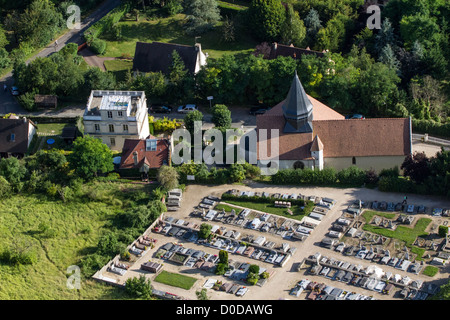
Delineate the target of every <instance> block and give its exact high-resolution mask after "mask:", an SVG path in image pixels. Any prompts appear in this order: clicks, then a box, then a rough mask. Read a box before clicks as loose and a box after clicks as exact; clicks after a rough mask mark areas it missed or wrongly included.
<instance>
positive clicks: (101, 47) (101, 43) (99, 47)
mask: <svg viewBox="0 0 450 320" xmlns="http://www.w3.org/2000/svg"><path fill="white" fill-rule="evenodd" d="M89 48H90V49H91V50H92V52H94V53H95V54H97V55H101V54H103V53H105V51H106V41H105V40H102V39H94V40H92V42H91V43H90V45H89Z"/></svg>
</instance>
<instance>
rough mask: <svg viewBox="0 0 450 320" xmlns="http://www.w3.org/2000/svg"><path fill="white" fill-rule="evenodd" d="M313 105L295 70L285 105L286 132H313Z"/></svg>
mask: <svg viewBox="0 0 450 320" xmlns="http://www.w3.org/2000/svg"><path fill="white" fill-rule="evenodd" d="M312 109H313V105H312V103H311V101H309V99H308V96H307V95H306V92H305V89H303V86H302V84H301V82H300V79H299V78H298V75H297V70H295V75H294V79H293V80H292V84H291V88H290V89H289V93H288V95H287V97H286V100H285V101H284V104H283V113H284V117H285V119H286V125H285V127H284V132H299V133H303V132H312V120H313V119H312Z"/></svg>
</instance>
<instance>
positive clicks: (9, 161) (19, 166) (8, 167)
mask: <svg viewBox="0 0 450 320" xmlns="http://www.w3.org/2000/svg"><path fill="white" fill-rule="evenodd" d="M26 171H27V170H26V168H25V166H24V164H23V163H22V162H21V161H19V160H18V159H17V158H15V157H11V158H2V159H0V176H3V177H4V178H5V179H6V180H7V181H8V182H9V184H10V185H11V186H12V187H13V189H15V190H17V188H18V186H19V183H20V181H21V180H22V179H23V178H24V177H25V174H26Z"/></svg>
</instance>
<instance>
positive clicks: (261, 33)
mask: <svg viewBox="0 0 450 320" xmlns="http://www.w3.org/2000/svg"><path fill="white" fill-rule="evenodd" d="M284 19H285V9H284V7H283V5H282V4H281V1H279V0H252V1H251V4H250V7H249V8H248V25H249V28H250V30H251V31H252V33H253V34H254V35H255V37H256V38H258V39H259V40H260V41H275V40H277V39H278V37H279V35H280V29H281V26H282V24H283V22H284Z"/></svg>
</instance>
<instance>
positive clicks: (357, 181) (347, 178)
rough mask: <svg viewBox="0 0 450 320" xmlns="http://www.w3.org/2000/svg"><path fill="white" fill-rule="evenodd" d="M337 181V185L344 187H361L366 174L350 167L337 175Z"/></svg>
mask: <svg viewBox="0 0 450 320" xmlns="http://www.w3.org/2000/svg"><path fill="white" fill-rule="evenodd" d="M337 179H338V180H339V183H341V184H345V185H354V186H358V187H359V186H361V185H363V184H364V181H365V179H366V173H365V171H364V170H362V169H360V168H358V167H355V166H351V167H348V168H346V169H343V170H341V171H339V172H338V173H337Z"/></svg>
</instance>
